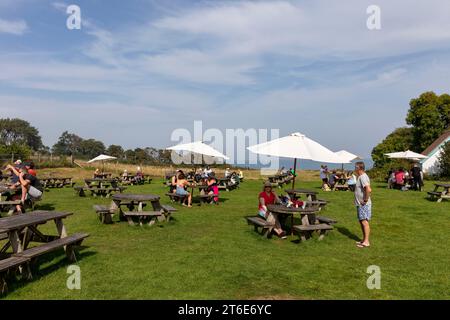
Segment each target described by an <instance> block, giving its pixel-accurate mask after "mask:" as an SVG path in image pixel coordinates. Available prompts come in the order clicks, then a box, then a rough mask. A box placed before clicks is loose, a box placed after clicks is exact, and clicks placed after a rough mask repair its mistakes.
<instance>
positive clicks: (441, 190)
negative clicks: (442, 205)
mask: <svg viewBox="0 0 450 320" xmlns="http://www.w3.org/2000/svg"><path fill="white" fill-rule="evenodd" d="M428 195H429V196H430V197H431V198H432V199H434V198H437V202H441V201H442V200H444V199H450V183H439V182H436V183H435V184H434V190H433V191H431V192H428Z"/></svg>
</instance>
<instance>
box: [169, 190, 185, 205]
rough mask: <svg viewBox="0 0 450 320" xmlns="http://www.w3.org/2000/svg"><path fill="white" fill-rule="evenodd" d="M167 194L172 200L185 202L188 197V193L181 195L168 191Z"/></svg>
mask: <svg viewBox="0 0 450 320" xmlns="http://www.w3.org/2000/svg"><path fill="white" fill-rule="evenodd" d="M166 196H168V197H169V198H170V200H171V201H172V202H180V203H184V202H185V201H186V199H187V195H185V196H181V195H179V194H176V193H171V192H168V193H166Z"/></svg>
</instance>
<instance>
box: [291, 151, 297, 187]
mask: <svg viewBox="0 0 450 320" xmlns="http://www.w3.org/2000/svg"><path fill="white" fill-rule="evenodd" d="M296 170H297V158H295V159H294V179H292V189H295V176H296Z"/></svg>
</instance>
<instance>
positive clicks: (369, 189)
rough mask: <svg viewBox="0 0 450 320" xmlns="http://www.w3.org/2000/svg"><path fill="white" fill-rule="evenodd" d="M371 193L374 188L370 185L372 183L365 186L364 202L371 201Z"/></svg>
mask: <svg viewBox="0 0 450 320" xmlns="http://www.w3.org/2000/svg"><path fill="white" fill-rule="evenodd" d="M371 193H372V188H371V187H370V184H368V185H366V186H365V187H364V203H367V202H368V201H369V198H370V194H371Z"/></svg>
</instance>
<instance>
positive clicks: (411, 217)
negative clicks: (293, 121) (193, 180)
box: [7, 178, 450, 299]
mask: <svg viewBox="0 0 450 320" xmlns="http://www.w3.org/2000/svg"><path fill="white" fill-rule="evenodd" d="M317 185H318V183H317V182H302V183H300V184H299V186H301V187H305V188H310V189H316V190H319V189H317ZM260 187H261V181H246V182H245V183H244V184H243V185H242V187H241V189H240V190H237V191H232V192H223V193H222V194H221V196H222V198H224V199H225V202H223V203H221V205H220V206H218V207H215V206H214V207H211V206H202V207H197V206H194V208H191V209H188V208H181V207H179V209H180V210H179V212H177V213H175V214H174V217H175V219H174V220H173V221H172V222H170V223H168V224H164V225H162V226H153V227H142V228H141V227H134V228H133V227H130V226H128V224H127V223H125V222H122V223H115V224H114V225H101V224H100V222H99V221H98V219H97V217H96V215H95V213H94V212H93V210H92V205H93V204H97V203H105V204H106V203H109V201H110V200H105V199H90V198H78V197H75V195H74V193H73V191H72V190H70V189H60V190H52V191H50V192H48V193H46V194H45V199H44V200H43V201H42V202H41V208H42V209H53V208H54V209H57V210H61V211H72V212H74V215H73V216H71V217H69V218H68V219H67V220H66V225H67V227H68V231H69V233H73V232H79V231H84V232H88V233H90V234H91V236H90V238H88V239H87V240H86V241H85V242H84V244H85V245H86V246H87V248H85V249H84V250H82V251H81V252H80V254H79V257H80V259H79V262H78V264H79V266H80V267H81V272H82V290H78V291H77V290H75V291H70V290H68V289H67V288H66V279H67V276H68V275H67V274H66V266H67V265H68V263H67V261H66V260H65V257H64V255H63V254H55V255H50V256H49V257H48V259H47V260H43V261H42V262H43V263H42V264H41V269H40V270H41V271H40V272H39V274H38V275H37V276H36V277H35V279H34V280H33V281H31V282H30V281H27V282H16V283H15V284H14V283H13V285H12V286H11V288H10V293H9V295H8V296H7V298H8V299H59V298H63V299H248V298H282V299H284V298H294V299H330V298H337V299H379V298H388V299H418V298H424V299H430V298H435V299H442V298H446V299H448V298H450V294H449V292H450V290H449V289H450V282H449V275H450V271H449V266H450V250H448V244H449V243H450V241H449V240H450V235H449V232H448V231H449V230H450V228H449V227H450V204H449V203H448V202H447V203H439V204H438V203H434V202H429V201H427V200H425V199H424V197H425V193H424V192H423V193H416V192H400V191H394V190H386V189H385V188H384V187H383V186H381V185H375V186H374V196H373V201H374V205H373V210H374V219H373V223H372V232H373V238H372V247H371V248H370V249H357V248H356V247H355V239H356V237H357V236H358V235H359V234H360V230H359V226H358V224H357V221H356V217H355V209H354V207H353V204H352V194H351V193H349V192H347V193H346V192H335V193H325V194H321V198H325V199H327V200H330V204H329V206H328V207H327V209H326V212H324V213H323V214H324V215H326V216H329V217H333V218H336V219H338V220H339V224H338V225H337V229H336V230H334V231H333V232H331V233H330V234H329V236H328V237H326V238H325V240H324V241H322V242H318V241H317V239H313V240H310V241H307V242H306V243H301V244H298V243H295V242H294V240H296V239H297V237H289V238H288V240H279V239H274V238H273V239H271V240H267V239H265V238H262V237H261V236H259V235H258V234H256V233H254V232H253V228H252V227H250V226H247V224H246V222H245V220H244V218H243V217H244V216H245V215H249V214H253V213H255V211H256V210H255V209H256V203H257V199H256V195H257V193H258V192H259V191H260ZM430 188H431V186H430V185H428V186H427V189H430ZM127 192H134V193H138V192H147V193H156V194H160V195H163V194H164V193H165V192H166V189H165V188H164V187H163V186H162V184H161V183H160V180H159V178H155V179H154V183H153V184H152V185H146V186H140V187H130V188H129V189H128V190H127ZM162 201H163V202H165V203H168V201H167V199H165V197H164V198H163V200H162ZM115 219H117V217H115ZM43 227H45V228H43V229H44V230H45V229H48V230H50V231H51V232H52V233H54V232H55V228H54V226H53V225H46V226H43ZM354 238H355V239H354ZM372 264H375V265H378V266H380V268H381V272H382V280H381V286H382V289H381V290H368V289H367V287H366V279H367V277H368V274H367V273H366V268H367V267H368V266H369V265H372Z"/></svg>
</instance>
